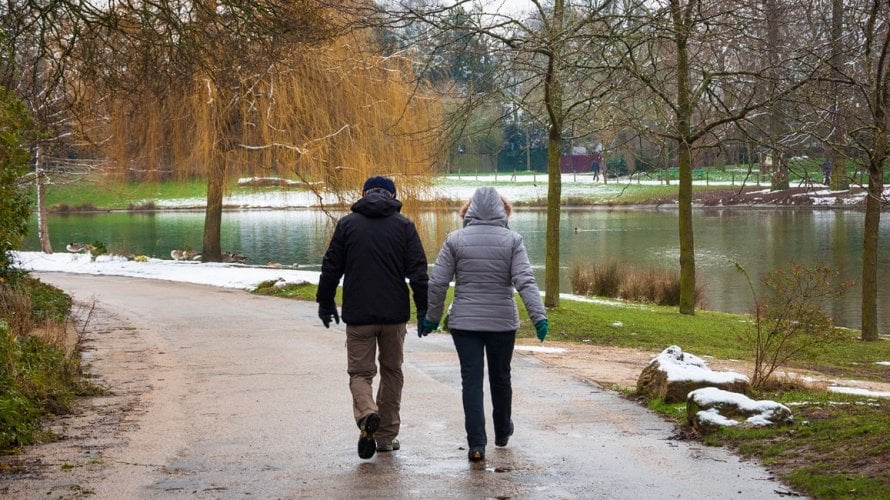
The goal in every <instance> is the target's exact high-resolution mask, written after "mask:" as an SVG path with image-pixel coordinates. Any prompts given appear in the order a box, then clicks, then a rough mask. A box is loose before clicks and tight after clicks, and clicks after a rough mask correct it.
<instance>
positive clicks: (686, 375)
mask: <svg viewBox="0 0 890 500" xmlns="http://www.w3.org/2000/svg"><path fill="white" fill-rule="evenodd" d="M749 386H750V381H749V380H748V377H746V376H744V375H742V374H740V373H735V372H717V371H713V370H711V369H710V368H708V365H707V364H706V363H705V362H704V360H702V359H701V358H699V357H697V356H694V355H692V354H689V353H684V352H683V350H682V349H680V348H679V347H678V346H675V345H672V346H670V347H668V348H667V349H665V350H664V351H662V352H661V354H659V355H658V356H656V357H655V358H653V359H652V361H651V362H649V366H647V367H646V368H645V369H644V370H643V373H641V374H640V378H639V379H637V392H638V393H640V394H644V395H648V396H651V397H657V398H661V399H663V400H664V401H665V402H666V403H679V402H681V401H685V400H686V396H687V395H688V394H689V392H690V391H693V390H695V389H700V388H702V387H719V388H721V389H726V390H728V391H733V392H740V393H746V392H748V388H749Z"/></svg>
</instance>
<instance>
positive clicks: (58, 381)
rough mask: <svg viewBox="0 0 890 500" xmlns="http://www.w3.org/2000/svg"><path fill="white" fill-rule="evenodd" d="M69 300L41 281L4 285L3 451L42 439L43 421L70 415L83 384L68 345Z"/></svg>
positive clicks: (0, 333)
mask: <svg viewBox="0 0 890 500" xmlns="http://www.w3.org/2000/svg"><path fill="white" fill-rule="evenodd" d="M70 304H71V300H70V298H69V297H68V296H66V295H65V294H64V293H62V292H61V291H60V290H58V289H56V288H54V287H51V286H49V285H46V284H43V283H40V282H39V281H37V280H34V279H31V278H28V277H26V276H24V277H21V276H20V277H18V278H17V279H16V280H15V283H14V284H10V283H7V284H4V285H0V451H6V450H9V449H11V448H14V447H17V446H22V445H26V444H30V443H33V442H35V441H36V440H38V439H39V437H40V432H41V431H40V426H39V421H40V418H41V417H42V416H43V415H45V414H46V413H55V414H60V413H64V412H66V411H68V409H69V408H70V405H71V403H72V401H73V400H74V397H75V395H77V394H78V393H81V392H83V391H84V390H85V389H86V388H88V386H86V385H84V384H83V382H82V374H81V371H80V363H79V360H78V358H77V355H76V354H77V343H78V342H74V343H73V345H72V343H71V342H68V339H69V336H68V330H67V325H68V322H69V320H68V312H69V310H70Z"/></svg>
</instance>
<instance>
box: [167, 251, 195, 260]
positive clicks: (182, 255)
mask: <svg viewBox="0 0 890 500" xmlns="http://www.w3.org/2000/svg"><path fill="white" fill-rule="evenodd" d="M170 257H172V258H173V260H198V259H200V258H201V254H199V253H198V252H196V251H194V250H170Z"/></svg>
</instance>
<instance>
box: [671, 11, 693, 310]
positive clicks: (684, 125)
mask: <svg viewBox="0 0 890 500" xmlns="http://www.w3.org/2000/svg"><path fill="white" fill-rule="evenodd" d="M671 4H672V6H673V17H674V19H673V21H674V28H675V37H676V39H675V42H676V44H677V136H678V137H680V141H679V144H678V145H677V146H678V149H677V163H678V167H679V169H680V191H679V199H678V203H679V213H678V217H679V236H680V314H695V242H694V240H693V233H692V152H691V144H690V143H689V140H688V138H689V137H690V136H691V132H690V119H691V117H692V104H691V102H690V89H689V85H690V84H689V54H688V52H687V45H686V42H687V37H688V28H687V23H686V17H685V13H684V10H683V9H682V8H681V7H680V2H679V1H678V0H672V2H671ZM690 7H691V4H690V5H688V6H687V9H688V8H690ZM687 12H688V10H687Z"/></svg>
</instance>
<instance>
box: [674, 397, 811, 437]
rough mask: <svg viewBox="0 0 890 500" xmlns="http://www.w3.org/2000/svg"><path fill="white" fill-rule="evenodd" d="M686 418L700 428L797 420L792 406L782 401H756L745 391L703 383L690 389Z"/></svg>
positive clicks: (770, 423)
mask: <svg viewBox="0 0 890 500" xmlns="http://www.w3.org/2000/svg"><path fill="white" fill-rule="evenodd" d="M686 418H687V420H688V421H689V423H690V425H692V426H693V427H694V428H696V429H697V430H698V431H700V432H710V431H712V430H714V429H716V428H718V427H731V426H737V425H744V426H748V427H765V426H773V425H783V424H790V423H791V422H792V421H793V420H794V416H793V415H792V414H791V410H789V409H788V407H787V406H785V405H783V404H780V403H776V402H775V401H769V400H760V401H755V400H753V399H751V398H749V397H748V396H745V395H744V394H738V393H736V392H730V391H724V390H722V389H717V388H716V387H704V388H702V389H696V390H694V391H692V392H690V393H689V396H688V398H687V399H686Z"/></svg>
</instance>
